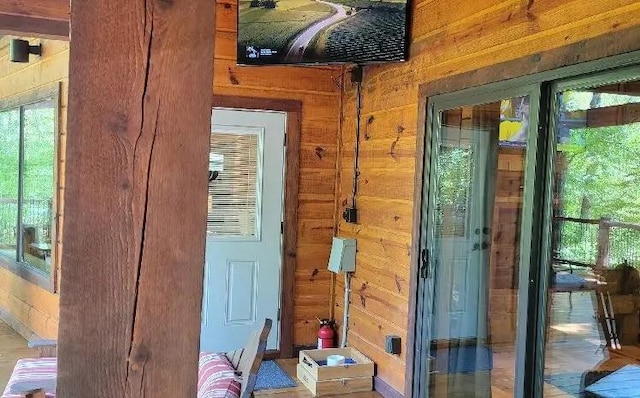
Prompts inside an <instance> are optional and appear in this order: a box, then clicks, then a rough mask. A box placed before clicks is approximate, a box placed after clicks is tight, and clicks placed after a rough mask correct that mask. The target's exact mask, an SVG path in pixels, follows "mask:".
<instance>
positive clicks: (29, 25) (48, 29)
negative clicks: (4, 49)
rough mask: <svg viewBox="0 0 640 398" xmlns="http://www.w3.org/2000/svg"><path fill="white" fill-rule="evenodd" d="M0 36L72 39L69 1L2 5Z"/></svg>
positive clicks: (14, 1)
mask: <svg viewBox="0 0 640 398" xmlns="http://www.w3.org/2000/svg"><path fill="white" fill-rule="evenodd" d="M0 33H3V34H13V35H19V36H36V37H48V38H53V39H59V40H68V39H69V0H11V1H4V2H0Z"/></svg>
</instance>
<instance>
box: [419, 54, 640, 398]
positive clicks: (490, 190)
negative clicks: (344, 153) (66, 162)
mask: <svg viewBox="0 0 640 398" xmlns="http://www.w3.org/2000/svg"><path fill="white" fill-rule="evenodd" d="M598 68H601V69H604V67H603V65H602V64H599V66H598ZM561 72H562V73H559V72H558V73H555V74H554V73H551V72H550V73H548V74H543V75H541V76H540V77H539V78H538V80H537V81H536V80H535V79H536V77H528V78H527V79H523V82H525V81H526V83H527V84H522V85H520V86H518V82H517V81H511V82H508V83H505V84H503V85H502V86H495V85H494V86H491V87H488V88H485V89H482V88H474V89H468V90H465V91H464V92H459V93H451V94H443V95H439V96H436V97H432V98H429V102H428V109H427V111H428V115H427V120H428V121H429V123H428V125H427V137H429V140H428V142H427V143H426V146H425V162H424V164H425V170H424V175H425V180H424V186H423V193H422V197H423V200H422V203H423V205H422V211H421V233H420V263H419V271H420V273H419V281H418V289H417V303H418V305H417V312H416V345H415V352H416V354H415V358H416V360H415V363H414V381H413V387H414V388H413V397H414V398H416V397H420V398H422V397H464V398H467V397H494V398H495V397H497V398H502V397H541V396H544V397H587V396H596V397H627V396H640V392H638V391H640V271H639V270H640V171H639V170H640V67H637V66H636V67H627V68H620V69H617V70H616V69H613V70H609V71H607V72H599V73H593V72H592V71H588V72H590V73H589V74H587V73H585V71H582V72H581V73H583V74H582V75H580V76H578V77H575V78H570V79H567V80H555V81H554V80H552V79H555V78H557V76H562V74H563V73H564V76H570V75H577V74H578V72H580V71H576V70H575V68H573V69H571V68H569V69H568V70H563V71H561ZM633 394H636V395H633Z"/></svg>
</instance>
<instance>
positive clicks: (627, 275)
mask: <svg viewBox="0 0 640 398" xmlns="http://www.w3.org/2000/svg"><path fill="white" fill-rule="evenodd" d="M625 75H626V78H625ZM639 76H640V71H639V70H638V68H635V70H633V69H632V70H627V71H626V72H624V71H623V72H613V73H608V74H604V75H600V76H593V77H589V78H585V79H574V80H571V81H567V82H560V83H558V84H557V85H556V89H555V90H554V101H555V107H554V111H555V112H554V115H553V118H554V121H555V123H554V124H553V126H554V129H553V134H552V136H553V137H554V142H553V144H552V148H553V154H552V158H554V159H555V161H554V177H555V178H554V180H555V181H554V184H553V186H554V189H553V190H552V194H553V197H552V198H551V197H550V198H548V201H549V202H550V203H552V207H553V215H552V219H551V220H549V222H550V223H551V225H552V235H551V246H552V250H551V253H552V255H551V256H550V259H549V261H548V264H549V266H548V268H549V273H550V275H549V280H550V281H551V283H550V285H549V287H548V290H547V306H546V308H547V316H546V320H547V322H546V325H547V327H546V333H545V337H546V345H545V362H544V396H545V397H558V396H575V397H582V396H595V397H632V396H633V397H638V396H640V387H639V386H640V271H639V269H640V171H639V170H640V168H639V167H638V166H639V165H640V117H639V115H640V80H638V77H639ZM634 79H635V80H634Z"/></svg>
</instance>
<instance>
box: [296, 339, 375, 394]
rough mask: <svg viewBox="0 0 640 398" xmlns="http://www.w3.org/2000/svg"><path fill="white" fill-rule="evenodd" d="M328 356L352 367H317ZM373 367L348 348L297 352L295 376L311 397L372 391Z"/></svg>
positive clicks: (345, 365) (365, 359)
mask: <svg viewBox="0 0 640 398" xmlns="http://www.w3.org/2000/svg"><path fill="white" fill-rule="evenodd" d="M329 355H342V356H344V357H345V358H351V359H353V361H354V362H355V363H346V364H344V365H340V366H323V365H320V364H319V362H322V361H326V359H327V357H328V356H329ZM373 365H374V364H373V362H372V361H371V360H370V359H369V358H367V357H366V356H364V355H363V354H362V353H360V352H359V351H358V350H356V349H354V348H351V347H348V348H330V349H324V350H307V351H300V357H299V363H298V366H297V375H298V379H299V380H300V381H301V382H302V383H303V384H304V385H305V386H306V387H307V388H308V389H309V390H310V391H311V392H312V393H313V395H314V396H323V395H333V394H343V393H353V392H361V391H371V390H372V389H373Z"/></svg>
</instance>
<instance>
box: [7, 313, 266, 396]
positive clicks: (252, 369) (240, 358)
mask: <svg viewBox="0 0 640 398" xmlns="http://www.w3.org/2000/svg"><path fill="white" fill-rule="evenodd" d="M272 323H273V322H272V320H271V319H265V322H264V326H263V327H262V329H261V330H258V331H256V332H255V333H254V334H253V335H252V336H251V338H250V339H249V341H248V342H247V345H246V346H245V347H243V348H240V349H238V350H236V351H232V352H228V353H226V354H225V353H206V352H201V353H200V362H199V367H198V398H212V397H225V398H249V397H251V396H252V395H253V389H254V387H255V384H256V379H257V376H258V369H259V368H260V365H261V364H262V358H263V356H264V353H265V350H266V348H267V338H268V337H269V332H270V331H271V325H272ZM29 347H31V348H36V349H38V350H39V351H40V357H39V358H25V359H20V360H18V362H17V363H16V366H15V368H14V370H13V373H12V374H11V378H10V379H9V382H8V383H7V386H6V388H5V390H4V393H3V394H2V397H1V398H55V390H56V378H57V360H56V342H55V340H37V341H33V342H29Z"/></svg>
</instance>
